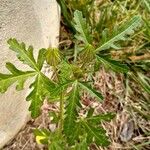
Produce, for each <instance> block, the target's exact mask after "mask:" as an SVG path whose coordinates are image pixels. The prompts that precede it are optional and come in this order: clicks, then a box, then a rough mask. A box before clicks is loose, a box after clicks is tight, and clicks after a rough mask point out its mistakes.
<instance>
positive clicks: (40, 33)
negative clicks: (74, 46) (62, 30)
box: [0, 0, 60, 148]
mask: <svg viewBox="0 0 150 150" xmlns="http://www.w3.org/2000/svg"><path fill="white" fill-rule="evenodd" d="M59 12H60V11H59V7H58V5H57V3H56V1H55V0H0V64H1V65H0V72H7V71H6V69H5V62H7V61H10V62H11V63H14V64H15V65H16V66H17V67H19V68H20V69H21V68H22V69H23V68H25V67H24V66H23V64H22V63H20V62H19V61H18V60H17V58H16V56H15V53H14V52H13V51H11V50H9V49H8V45H7V43H6V42H7V40H8V39H9V38H11V37H12V38H16V39H18V40H19V41H24V42H25V43H26V44H27V45H33V46H34V48H35V55H36V54H37V52H38V50H39V49H40V48H43V47H44V48H46V47H48V46H49V45H51V46H53V47H57V44H58V36H59V21H60V13H59ZM27 92H28V90H27V89H24V90H23V91H19V92H16V91H15V87H14V86H13V87H11V88H9V89H8V91H7V92H6V93H5V94H0V148H2V147H3V146H4V145H5V144H6V143H8V142H9V141H10V140H11V139H13V137H14V136H15V135H16V134H17V133H18V131H19V130H20V129H21V128H22V127H23V126H24V125H25V124H26V122H27V120H28V118H29V112H28V106H29V103H27V102H26V101H25V96H26V94H27Z"/></svg>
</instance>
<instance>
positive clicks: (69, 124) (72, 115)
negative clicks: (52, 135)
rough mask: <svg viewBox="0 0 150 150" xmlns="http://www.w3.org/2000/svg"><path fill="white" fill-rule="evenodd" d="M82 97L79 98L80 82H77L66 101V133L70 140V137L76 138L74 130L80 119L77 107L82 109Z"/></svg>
mask: <svg viewBox="0 0 150 150" xmlns="http://www.w3.org/2000/svg"><path fill="white" fill-rule="evenodd" d="M79 100H80V97H79V88H78V82H77V81H75V82H74V83H73V87H72V91H71V92H70V95H69V97H68V99H67V100H66V103H67V104H66V112H65V116H66V117H65V120H64V133H65V135H66V136H67V137H68V139H70V137H72V136H74V129H75V124H76V120H77V117H78V112H77V107H80V102H79Z"/></svg>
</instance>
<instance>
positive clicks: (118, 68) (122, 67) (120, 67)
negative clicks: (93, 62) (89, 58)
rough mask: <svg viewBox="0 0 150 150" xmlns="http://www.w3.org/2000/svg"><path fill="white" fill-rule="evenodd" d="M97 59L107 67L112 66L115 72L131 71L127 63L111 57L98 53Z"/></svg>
mask: <svg viewBox="0 0 150 150" xmlns="http://www.w3.org/2000/svg"><path fill="white" fill-rule="evenodd" d="M97 60H98V61H100V62H101V63H102V64H103V65H104V66H105V67H107V68H111V69H112V70H113V71H115V72H120V73H127V72H128V71H129V68H128V66H127V65H126V64H123V63H121V62H119V61H116V60H113V59H111V58H108V57H105V56H98V55H97Z"/></svg>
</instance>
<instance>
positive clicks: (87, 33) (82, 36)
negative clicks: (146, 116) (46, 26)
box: [0, 10, 141, 150]
mask: <svg viewBox="0 0 150 150" xmlns="http://www.w3.org/2000/svg"><path fill="white" fill-rule="evenodd" d="M140 22H141V18H140V16H134V17H133V18H131V20H129V21H128V22H126V23H124V24H123V25H120V26H119V27H118V28H114V31H113V33H111V34H110V33H109V31H108V30H107V29H106V30H104V31H103V34H102V37H101V41H100V43H99V45H98V46H95V45H94V43H93V39H92V38H93V37H92V34H91V28H90V26H89V25H88V24H87V22H86V20H85V18H83V16H82V13H81V12H80V11H78V10H77V11H75V13H74V18H73V21H72V25H73V26H74V28H75V29H76V35H75V36H74V37H75V39H76V40H75V43H76V44H75V48H74V54H73V56H72V59H69V58H68V57H67V56H65V55H63V53H62V52H61V51H60V50H59V49H58V48H51V47H50V48H48V49H44V48H43V49H40V50H39V54H38V57H37V59H35V58H34V55H33V47H32V46H29V47H28V48H27V47H26V46H25V44H24V43H19V42H18V41H17V40H16V39H12V38H11V39H9V40H8V44H9V46H10V49H11V50H13V51H14V52H16V54H17V57H18V59H19V60H20V61H21V62H23V63H24V64H25V65H28V66H29V67H30V68H31V70H29V71H22V70H19V69H17V68H16V67H15V66H14V65H13V64H12V63H10V62H8V63H6V68H7V69H8V71H9V72H10V73H9V74H2V73H0V92H1V93H4V92H6V90H7V89H8V87H9V86H11V85H12V84H14V83H16V84H17V85H16V89H17V90H22V89H23V87H24V83H25V81H26V80H27V79H29V78H34V81H33V83H32V84H31V85H30V87H29V88H31V90H30V93H29V95H28V96H27V97H26V100H27V101H30V102H31V104H30V107H29V111H31V116H32V117H33V118H36V117H38V116H39V115H40V110H41V106H42V104H43V101H44V100H45V99H47V100H48V102H49V103H55V102H59V113H58V112H50V115H51V117H53V119H52V120H51V122H54V123H56V124H57V128H56V129H55V131H53V132H52V131H50V130H48V129H36V130H35V135H36V139H37V141H38V142H40V143H42V144H46V145H47V147H48V149H49V150H66V149H69V150H70V149H72V150H87V149H88V147H89V146H90V144H92V143H94V144H96V145H97V146H102V147H105V146H108V145H109V143H110V142H109V138H108V135H106V131H105V130H104V129H103V127H102V126H101V122H103V121H110V120H111V119H112V118H113V117H114V114H112V113H105V114H96V113H95V111H94V109H92V108H88V109H87V110H86V113H84V114H82V113H81V111H80V110H82V108H83V104H82V101H81V96H82V94H83V93H85V92H86V93H88V95H89V96H91V97H92V98H95V99H97V101H98V102H103V99H104V98H103V95H102V94H101V93H100V91H98V90H96V89H95V88H94V84H93V76H94V74H95V72H96V71H97V69H98V67H99V66H101V65H103V66H104V67H106V68H108V69H109V68H110V69H112V70H113V71H116V72H119V73H124V74H127V73H128V72H129V68H128V66H127V65H126V64H125V63H123V62H121V61H116V60H113V59H112V58H111V57H110V55H108V54H107V53H105V50H107V49H110V48H113V49H118V48H119V45H118V44H119V43H118V42H119V41H121V40H122V41H124V40H126V38H127V37H128V36H129V35H130V34H132V33H133V32H134V29H135V28H136V27H138V26H139V24H140ZM44 62H46V63H47V64H48V65H49V67H51V70H52V72H53V75H52V77H51V78H49V77H47V76H46V75H44V74H43V73H42V71H41V70H42V67H43V64H44Z"/></svg>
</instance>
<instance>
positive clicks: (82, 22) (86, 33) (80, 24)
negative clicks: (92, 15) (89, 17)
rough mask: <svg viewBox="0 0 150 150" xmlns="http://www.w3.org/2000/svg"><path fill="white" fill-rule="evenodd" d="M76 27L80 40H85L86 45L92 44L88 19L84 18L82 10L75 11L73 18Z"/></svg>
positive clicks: (77, 36)
mask: <svg viewBox="0 0 150 150" xmlns="http://www.w3.org/2000/svg"><path fill="white" fill-rule="evenodd" d="M73 21H74V22H73V23H74V27H75V29H76V31H77V34H76V35H75V37H76V38H77V39H78V40H79V41H82V42H84V43H85V44H86V45H88V44H91V40H92V37H91V34H90V27H89V25H88V23H87V22H86V19H85V18H83V15H82V12H81V11H78V10H76V11H75V12H74V18H73Z"/></svg>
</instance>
